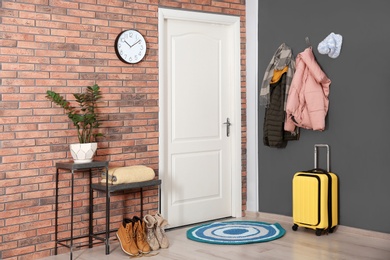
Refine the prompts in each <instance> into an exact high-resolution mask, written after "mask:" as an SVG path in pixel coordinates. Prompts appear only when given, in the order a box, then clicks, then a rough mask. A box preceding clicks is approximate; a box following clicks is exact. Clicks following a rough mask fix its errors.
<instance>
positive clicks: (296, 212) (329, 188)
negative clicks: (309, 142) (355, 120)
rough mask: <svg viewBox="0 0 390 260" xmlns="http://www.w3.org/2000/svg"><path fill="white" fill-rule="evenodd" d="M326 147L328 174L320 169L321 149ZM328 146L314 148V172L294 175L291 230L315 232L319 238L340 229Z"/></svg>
mask: <svg viewBox="0 0 390 260" xmlns="http://www.w3.org/2000/svg"><path fill="white" fill-rule="evenodd" d="M319 147H326V150H327V170H326V171H325V170H322V169H319V168H317V164H318V156H317V153H318V148H319ZM329 170H330V169H329V146H328V145H326V144H316V145H315V146H314V169H313V170H309V171H301V172H297V173H295V174H294V177H293V181H292V190H293V207H292V208H293V222H294V225H293V227H292V229H293V230H294V231H296V230H298V227H305V228H310V229H314V230H315V231H316V235H317V236H320V235H321V234H322V233H323V232H329V233H333V231H334V230H335V228H336V226H337V225H338V177H337V176H336V174H334V173H332V172H330V171H329Z"/></svg>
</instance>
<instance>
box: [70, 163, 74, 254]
mask: <svg viewBox="0 0 390 260" xmlns="http://www.w3.org/2000/svg"><path fill="white" fill-rule="evenodd" d="M71 187H72V188H71V195H70V196H71V199H70V200H71V201H70V205H71V206H70V260H72V259H73V195H74V189H73V188H74V171H73V170H72V183H71Z"/></svg>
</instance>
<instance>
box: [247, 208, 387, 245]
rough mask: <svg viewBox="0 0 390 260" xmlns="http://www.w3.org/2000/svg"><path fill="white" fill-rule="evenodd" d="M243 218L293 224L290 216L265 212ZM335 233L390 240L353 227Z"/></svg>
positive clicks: (248, 214) (250, 212)
mask: <svg viewBox="0 0 390 260" xmlns="http://www.w3.org/2000/svg"><path fill="white" fill-rule="evenodd" d="M245 216H246V217H250V218H261V219H269V220H273V221H276V222H285V223H291V224H292V223H293V219H292V217H290V216H284V215H278V214H272V213H266V212H253V211H245ZM337 232H343V233H350V234H356V235H362V236H367V237H374V238H380V239H386V240H390V234H388V233H382V232H377V231H371V230H365V229H360V228H354V227H347V226H343V225H338V226H337Z"/></svg>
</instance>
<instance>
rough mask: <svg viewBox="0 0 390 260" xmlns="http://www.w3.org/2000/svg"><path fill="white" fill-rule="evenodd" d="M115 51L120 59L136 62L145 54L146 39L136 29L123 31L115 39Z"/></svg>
mask: <svg viewBox="0 0 390 260" xmlns="http://www.w3.org/2000/svg"><path fill="white" fill-rule="evenodd" d="M115 51H116V54H117V55H118V57H119V58H120V59H121V60H122V61H124V62H126V63H138V62H140V61H141V60H142V58H143V57H144V56H145V54H146V41H145V39H144V37H143V36H142V34H140V33H139V32H138V31H135V30H127V31H123V32H121V33H120V34H119V35H118V37H117V39H116V41H115Z"/></svg>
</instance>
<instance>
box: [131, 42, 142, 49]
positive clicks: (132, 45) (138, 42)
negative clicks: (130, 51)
mask: <svg viewBox="0 0 390 260" xmlns="http://www.w3.org/2000/svg"><path fill="white" fill-rule="evenodd" d="M140 41H141V40H138V41H137V42H136V43H134V44H133V45H130V48H131V47H133V46H134V45H136V44H137V43H139V42H140Z"/></svg>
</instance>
